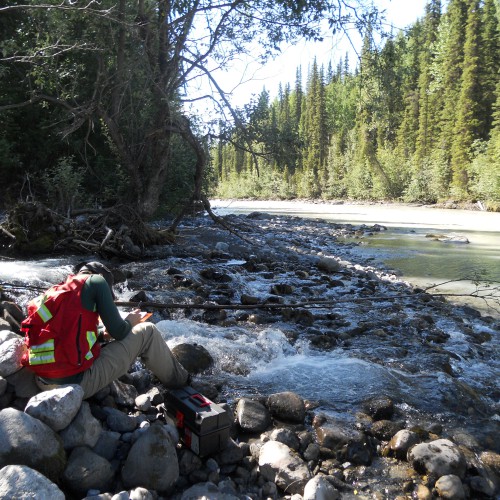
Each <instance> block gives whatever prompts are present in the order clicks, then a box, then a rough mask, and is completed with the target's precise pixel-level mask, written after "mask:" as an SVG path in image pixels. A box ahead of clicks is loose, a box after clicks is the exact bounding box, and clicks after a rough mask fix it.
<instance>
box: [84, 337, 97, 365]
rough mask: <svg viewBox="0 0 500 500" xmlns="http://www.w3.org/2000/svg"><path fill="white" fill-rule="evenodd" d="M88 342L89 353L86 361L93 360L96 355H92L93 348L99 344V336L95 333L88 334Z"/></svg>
mask: <svg viewBox="0 0 500 500" xmlns="http://www.w3.org/2000/svg"><path fill="white" fill-rule="evenodd" d="M87 342H88V344H89V352H88V353H87V354H85V359H92V358H93V357H94V355H93V354H92V347H93V346H94V344H95V343H96V342H97V336H96V334H95V332H87Z"/></svg>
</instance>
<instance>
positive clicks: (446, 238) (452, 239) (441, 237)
mask: <svg viewBox="0 0 500 500" xmlns="http://www.w3.org/2000/svg"><path fill="white" fill-rule="evenodd" d="M425 237H426V238H428V239H430V240H434V241H441V242H443V243H469V240H468V239H467V238H466V237H465V236H461V235H458V234H437V233H429V234H426V235H425Z"/></svg>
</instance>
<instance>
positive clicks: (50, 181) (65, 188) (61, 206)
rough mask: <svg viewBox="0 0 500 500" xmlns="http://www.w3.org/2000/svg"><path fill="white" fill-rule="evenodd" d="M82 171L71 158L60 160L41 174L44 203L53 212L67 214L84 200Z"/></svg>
mask: <svg viewBox="0 0 500 500" xmlns="http://www.w3.org/2000/svg"><path fill="white" fill-rule="evenodd" d="M83 177H84V171H83V169H82V168H80V167H77V166H75V162H74V159H73V158H68V157H66V158H60V159H59V161H58V162H57V164H56V165H55V166H54V167H53V168H51V169H49V170H48V171H47V172H45V173H43V174H42V176H41V181H42V184H43V186H44V188H45V190H46V193H47V198H46V200H45V201H46V202H47V204H48V206H50V207H52V208H53V209H54V210H56V211H58V212H60V213H62V214H68V215H69V213H70V212H71V210H72V209H73V208H76V207H78V206H79V204H80V203H81V202H82V200H83V199H84V196H83V189H82V183H83Z"/></svg>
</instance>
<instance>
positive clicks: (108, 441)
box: [92, 430, 121, 461]
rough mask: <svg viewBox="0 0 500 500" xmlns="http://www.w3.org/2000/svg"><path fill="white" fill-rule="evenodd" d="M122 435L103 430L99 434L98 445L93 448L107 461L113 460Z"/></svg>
mask: <svg viewBox="0 0 500 500" xmlns="http://www.w3.org/2000/svg"><path fill="white" fill-rule="evenodd" d="M120 438H121V434H120V433H119V432H114V431H108V430H103V431H102V432H101V433H100V434H99V439H98V440H97V443H96V444H95V446H94V447H93V448H92V451H93V452H94V453H97V454H98V455H100V456H101V457H103V458H105V459H106V460H109V461H111V460H113V457H114V456H115V453H116V450H117V449H118V445H119V444H120Z"/></svg>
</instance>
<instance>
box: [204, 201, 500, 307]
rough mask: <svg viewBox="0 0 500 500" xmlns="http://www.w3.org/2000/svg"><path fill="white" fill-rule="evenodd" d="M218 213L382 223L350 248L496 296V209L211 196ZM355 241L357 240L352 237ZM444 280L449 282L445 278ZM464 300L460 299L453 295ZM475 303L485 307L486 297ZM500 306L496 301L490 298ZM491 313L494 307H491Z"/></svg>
mask: <svg viewBox="0 0 500 500" xmlns="http://www.w3.org/2000/svg"><path fill="white" fill-rule="evenodd" d="M212 205H213V207H214V209H216V211H217V213H219V214H225V213H250V212H253V211H260V212H268V213H277V214H287V215H294V216H300V217H304V218H321V219H324V220H331V221H334V222H339V223H350V224H354V225H361V224H366V225H368V226H370V225H373V224H380V225H383V226H385V227H386V228H387V231H381V232H376V233H373V235H371V236H368V237H364V238H363V239H362V240H357V241H358V242H361V244H360V245H359V246H358V247H357V248H356V249H355V250H354V252H355V253H358V254H359V255H361V256H363V257H369V258H372V259H373V262H374V264H375V265H377V264H379V265H384V266H386V267H388V268H390V269H394V270H396V272H397V273H398V274H399V275H400V276H401V277H402V278H403V279H404V280H406V281H409V282H411V283H413V284H415V285H419V286H423V287H428V286H431V285H437V284H439V285H440V286H439V287H438V288H437V289H436V291H440V292H441V293H454V294H470V293H475V292H477V290H478V286H479V288H480V289H481V290H482V291H481V292H480V295H485V296H490V295H492V294H493V295H495V296H496V299H495V300H496V301H497V302H498V301H500V291H498V290H497V287H500V214H498V213H491V212H481V211H479V210H478V211H467V210H446V209H435V208H429V207H411V206H410V207H409V206H401V205H347V204H338V205H336V204H315V203H301V202H261V201H241V202H236V201H232V202H229V201H226V200H220V201H217V200H216V201H214V202H212ZM430 233H433V234H435V233H438V234H443V235H448V236H458V237H465V238H467V239H468V241H469V243H467V244H464V243H451V242H441V241H434V240H432V239H429V238H426V235H428V234H430ZM354 241H356V240H354ZM445 282H449V283H446V284H444V283H445ZM457 300H458V301H462V299H457ZM465 301H466V302H470V301H469V299H468V298H467V299H465ZM474 302H475V304H474V305H475V307H479V308H481V309H486V310H488V309H489V307H488V304H487V303H485V302H484V300H478V301H474ZM489 305H490V306H491V305H493V306H495V307H496V308H497V309H498V310H500V304H498V303H493V304H492V302H491V300H489ZM489 312H490V313H493V312H494V311H489Z"/></svg>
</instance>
